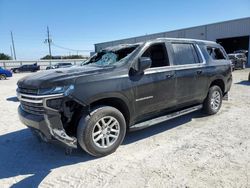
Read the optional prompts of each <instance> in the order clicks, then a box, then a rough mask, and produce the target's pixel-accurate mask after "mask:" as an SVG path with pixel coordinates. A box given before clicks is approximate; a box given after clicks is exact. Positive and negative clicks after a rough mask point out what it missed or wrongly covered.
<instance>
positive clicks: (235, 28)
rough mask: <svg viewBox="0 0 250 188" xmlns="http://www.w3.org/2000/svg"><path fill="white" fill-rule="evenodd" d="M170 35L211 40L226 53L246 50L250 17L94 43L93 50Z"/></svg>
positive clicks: (249, 44) (249, 34) (249, 38)
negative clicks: (218, 44)
mask: <svg viewBox="0 0 250 188" xmlns="http://www.w3.org/2000/svg"><path fill="white" fill-rule="evenodd" d="M162 37H170V38H194V39H203V40H211V41H216V42H218V43H220V44H221V45H222V46H223V47H224V48H225V50H226V51H227V53H232V52H234V51H236V50H248V51H249V47H250V17H248V18H242V19H236V20H229V21H224V22H219V23H214V24H208V25H202V26H197V27H190V28H185V29H179V30H174V31H166V32H161V33H155V34H150V35H145V36H138V37H132V38H127V39H121V40H115V41H110V42H104V43H98V44H95V51H96V52H98V51H100V50H101V49H104V48H106V47H108V46H115V45H118V44H125V43H137V42H142V41H146V40H149V39H155V38H162ZM248 66H250V54H249V53H248Z"/></svg>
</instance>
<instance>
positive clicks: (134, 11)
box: [0, 0, 250, 59]
mask: <svg viewBox="0 0 250 188" xmlns="http://www.w3.org/2000/svg"><path fill="white" fill-rule="evenodd" d="M249 16H250V0H238V1H235V0H207V1H205V0H204V1H201V0H188V1H184V0H172V1H166V0H158V1H157V0H154V1H153V0H123V1H118V0H91V1H90V0H71V1H70V0H40V1H38V0H0V53H1V52H4V53H7V54H10V45H11V38H10V31H11V30H12V31H13V34H14V39H15V46H16V54H17V58H18V59H39V58H41V57H42V56H44V55H46V54H48V46H47V45H46V44H44V40H45V38H46V26H47V25H48V26H49V28H50V32H51V36H52V39H53V42H54V43H55V44H57V45H60V46H63V47H67V48H72V49H78V50H93V49H94V45H93V44H95V43H99V42H105V41H109V40H116V39H121V38H127V37H133V36H138V35H145V34H151V33H155V32H163V31H169V30H175V29H180V28H185V27H192V26H197V25H204V24H208V23H213V22H219V21H224V20H231V19H237V18H242V17H249ZM69 53H71V54H75V53H76V52H74V51H70V50H64V49H60V48H57V47H55V46H52V55H68V54H69ZM79 53H83V52H79ZM85 54H86V53H85Z"/></svg>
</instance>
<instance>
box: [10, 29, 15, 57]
mask: <svg viewBox="0 0 250 188" xmlns="http://www.w3.org/2000/svg"><path fill="white" fill-rule="evenodd" d="M10 35H11V41H12V47H13V52H14V58H15V60H16V49H15V44H14V39H13V34H12V31H11V32H10Z"/></svg>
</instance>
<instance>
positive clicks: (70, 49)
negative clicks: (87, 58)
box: [51, 42, 93, 52]
mask: <svg viewBox="0 0 250 188" xmlns="http://www.w3.org/2000/svg"><path fill="white" fill-rule="evenodd" d="M51 44H52V45H53V46H55V47H57V48H61V49H64V50H68V51H75V52H92V51H93V50H79V49H78V50H77V49H72V48H67V47H64V46H61V45H57V44H55V43H54V42H52V43H51Z"/></svg>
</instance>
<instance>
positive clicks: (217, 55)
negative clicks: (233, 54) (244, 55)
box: [207, 47, 226, 60]
mask: <svg viewBox="0 0 250 188" xmlns="http://www.w3.org/2000/svg"><path fill="white" fill-rule="evenodd" d="M207 52H208V54H209V55H210V57H212V58H213V59H214V60H220V59H226V58H225V56H224V54H223V52H222V50H221V49H220V48H215V47H207Z"/></svg>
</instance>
